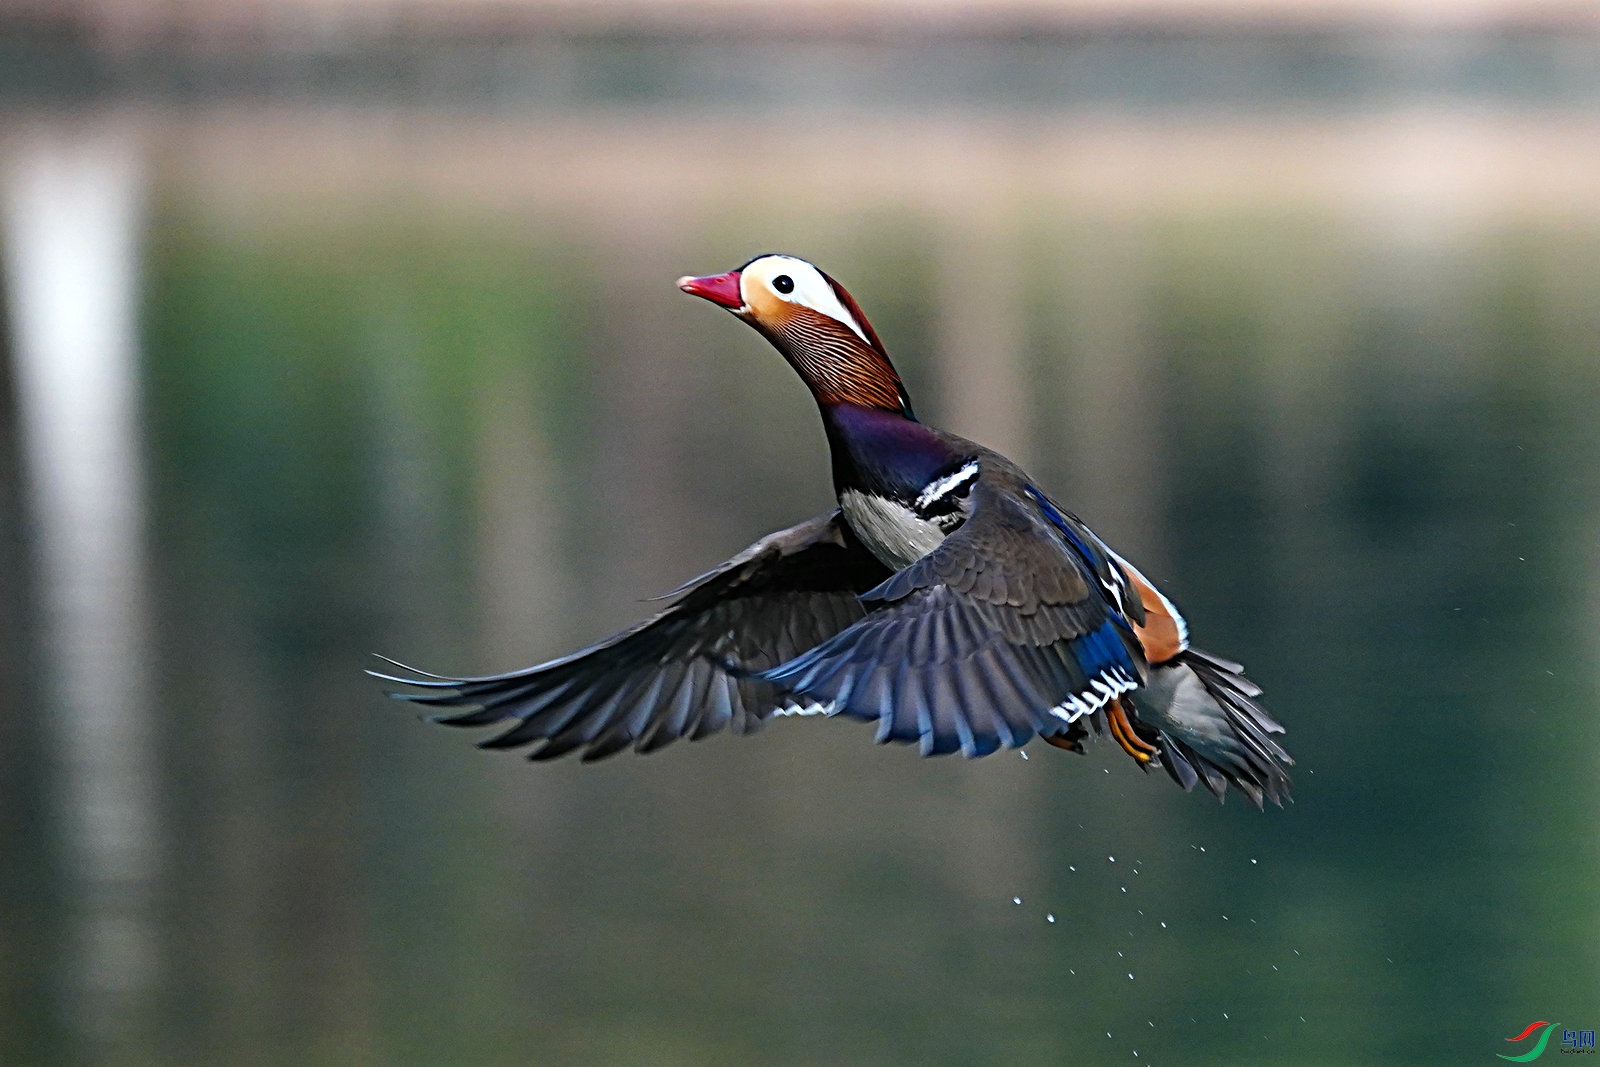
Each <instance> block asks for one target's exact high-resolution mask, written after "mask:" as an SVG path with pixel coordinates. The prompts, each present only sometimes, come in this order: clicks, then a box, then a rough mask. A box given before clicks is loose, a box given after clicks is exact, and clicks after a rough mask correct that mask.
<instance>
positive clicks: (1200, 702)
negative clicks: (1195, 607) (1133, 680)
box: [1135, 648, 1294, 808]
mask: <svg viewBox="0 0 1600 1067" xmlns="http://www.w3.org/2000/svg"><path fill="white" fill-rule="evenodd" d="M1260 695H1261V689H1260V687H1259V686H1257V685H1256V684H1255V683H1254V682H1251V681H1250V680H1249V679H1248V678H1246V677H1245V676H1244V674H1243V668H1242V667H1240V666H1239V665H1238V664H1237V663H1232V662H1230V661H1228V660H1224V659H1220V658H1218V657H1216V656H1211V655H1208V654H1206V653H1204V652H1201V651H1199V650H1197V649H1193V648H1190V649H1185V650H1184V651H1183V652H1181V653H1179V654H1178V655H1177V656H1174V657H1173V658H1172V659H1170V660H1168V661H1166V662H1165V663H1161V664H1156V665H1153V666H1152V667H1151V668H1150V676H1149V678H1148V679H1147V681H1146V684H1145V686H1144V687H1143V688H1141V689H1140V690H1139V691H1138V693H1137V694H1136V697H1135V699H1136V700H1137V703H1138V709H1139V719H1140V721H1141V722H1142V723H1143V724H1144V725H1147V726H1151V727H1154V728H1155V729H1156V730H1157V731H1158V733H1159V734H1160V738H1159V744H1160V748H1161V763H1162V765H1163V766H1164V767H1165V768H1166V770H1167V773H1168V774H1169V775H1171V777H1172V780H1173V781H1175V782H1177V783H1178V785H1180V786H1182V787H1183V788H1184V789H1185V790H1189V789H1193V788H1194V787H1195V785H1196V784H1197V783H1199V782H1204V783H1205V786H1206V788H1207V789H1208V790H1210V791H1211V792H1212V793H1213V794H1215V795H1216V797H1217V799H1218V800H1221V799H1222V797H1223V795H1224V793H1226V791H1227V787H1228V786H1229V785H1232V786H1233V787H1234V788H1235V789H1237V790H1239V792H1241V793H1243V794H1244V795H1245V796H1246V797H1248V798H1249V799H1250V802H1251V803H1252V804H1254V805H1255V806H1256V807H1258V808H1259V807H1261V806H1262V805H1263V804H1264V803H1265V801H1268V800H1270V801H1272V802H1273V803H1274V804H1277V805H1279V806H1280V807H1281V806H1282V805H1283V802H1284V800H1285V799H1286V798H1287V797H1288V796H1289V786H1290V778H1289V771H1288V768H1289V767H1290V766H1292V765H1293V764H1294V760H1293V758H1291V757H1290V755H1289V753H1288V752H1287V751H1285V750H1284V748H1283V746H1282V745H1280V744H1278V742H1277V741H1276V740H1274V736H1275V735H1279V734H1282V733H1283V727H1282V726H1281V725H1279V723H1278V722H1277V721H1276V720H1275V719H1273V717H1272V716H1271V715H1269V714H1267V711H1266V709H1265V708H1263V707H1262V706H1261V705H1260V704H1258V703H1256V700H1255V698H1256V697H1258V696H1260Z"/></svg>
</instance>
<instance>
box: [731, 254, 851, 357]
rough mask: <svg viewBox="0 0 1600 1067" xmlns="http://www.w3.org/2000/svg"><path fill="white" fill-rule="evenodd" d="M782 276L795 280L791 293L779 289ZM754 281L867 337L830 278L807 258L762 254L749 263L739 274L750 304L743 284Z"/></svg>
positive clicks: (746, 301) (747, 299)
mask: <svg viewBox="0 0 1600 1067" xmlns="http://www.w3.org/2000/svg"><path fill="white" fill-rule="evenodd" d="M779 277H787V278H788V279H789V280H790V281H791V282H793V283H794V288H793V289H791V290H790V291H789V292H787V293H782V292H779V291H778V287H777V286H776V285H774V284H773V283H774V282H775V281H776V280H777V279H778V278H779ZM752 282H760V283H761V284H763V285H765V286H766V287H767V288H768V289H770V290H771V291H772V292H773V293H774V294H775V295H776V296H777V297H778V298H779V299H780V300H785V301H788V302H789V303H791V304H799V305H800V306H801V307H808V308H810V309H811V310H812V311H815V312H818V313H820V314H823V315H826V316H828V318H830V319H834V320H835V321H837V322H841V323H843V324H844V325H846V326H848V327H850V329H851V330H852V331H853V332H854V333H855V335H856V336H857V337H859V338H861V339H862V340H863V341H865V340H867V334H866V331H865V330H863V329H862V328H861V324H860V323H859V322H857V321H856V317H855V316H854V315H852V314H850V312H849V310H848V309H847V308H846V307H845V306H844V302H843V301H841V300H840V299H839V294H838V293H835V292H834V291H833V286H831V285H829V284H828V279H826V278H824V277H823V276H822V272H821V271H820V270H818V269H817V268H815V267H813V266H812V265H811V264H809V263H807V262H806V261H805V260H803V259H796V258H794V257H793V256H762V257H761V258H760V259H757V260H755V261H753V262H751V263H749V264H747V265H746V266H745V268H744V270H743V271H742V272H741V274H740V278H739V286H740V290H741V295H743V296H744V299H745V303H746V304H748V303H749V302H750V298H749V295H748V294H744V293H743V288H744V286H746V285H748V284H751V283H752Z"/></svg>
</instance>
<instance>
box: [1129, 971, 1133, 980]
mask: <svg viewBox="0 0 1600 1067" xmlns="http://www.w3.org/2000/svg"><path fill="white" fill-rule="evenodd" d="M1128 981H1130V982H1131V981H1133V972H1132V971H1129V972H1128Z"/></svg>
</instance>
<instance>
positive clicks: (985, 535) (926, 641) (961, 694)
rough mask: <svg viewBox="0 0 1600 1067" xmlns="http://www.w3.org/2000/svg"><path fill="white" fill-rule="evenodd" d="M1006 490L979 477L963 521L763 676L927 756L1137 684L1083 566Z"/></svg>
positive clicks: (976, 747)
mask: <svg viewBox="0 0 1600 1067" xmlns="http://www.w3.org/2000/svg"><path fill="white" fill-rule="evenodd" d="M1006 488H1007V487H1006V486H1004V485H1001V486H999V487H997V486H995V485H993V484H991V483H989V482H987V481H985V480H984V479H982V478H981V477H980V481H979V484H978V486H977V487H976V488H975V489H974V491H973V510H972V512H971V514H970V516H969V517H968V519H967V521H966V523H965V524H964V525H962V526H961V527H960V528H959V529H957V530H956V531H955V532H954V533H952V534H951V535H950V536H949V537H948V538H946V539H945V540H944V542H943V543H942V544H941V545H940V546H939V547H938V548H936V549H934V550H933V551H932V552H930V553H929V554H928V555H926V556H924V557H923V558H922V559H920V560H918V561H917V562H916V563H913V564H912V565H911V566H909V567H907V568H905V569H904V570H901V571H899V572H897V573H896V574H895V575H894V576H893V577H891V578H890V579H889V580H888V581H886V582H884V583H883V584H882V585H881V586H879V587H877V588H876V589H874V590H871V591H870V592H868V593H866V594H865V595H864V596H863V598H862V599H863V600H864V601H865V602H866V603H867V605H868V607H869V608H871V609H872V610H871V611H870V612H869V613H868V614H867V616H866V617H865V618H864V619H862V620H861V621H860V622H857V623H855V624H853V625H851V626H850V627H849V628H848V629H845V630H843V631H841V632H840V633H838V634H836V635H834V636H833V637H831V638H829V639H827V640H826V641H823V642H822V643H821V644H819V645H818V646H817V647H816V648H813V649H811V650H810V651H808V652H805V653H802V654H801V655H800V656H798V657H797V658H796V659H794V660H793V661H791V662H788V663H785V664H783V665H781V666H779V667H777V668H774V669H772V670H769V671H767V672H765V673H764V674H763V675H761V677H763V678H765V679H767V680H769V681H773V682H776V683H778V684H779V685H782V686H784V687H785V688H787V689H789V690H790V691H792V692H794V693H796V694H798V695H799V696H801V697H803V698H804V699H806V700H810V701H814V702H817V703H820V704H823V705H825V706H828V707H829V709H830V710H832V711H834V712H836V713H839V714H845V715H849V716H852V717H855V718H861V719H867V720H870V721H875V722H877V724H878V740H879V741H903V742H912V741H915V742H919V743H920V745H921V747H922V752H923V754H924V755H941V754H944V753H949V752H956V751H960V752H964V753H966V754H967V755H969V756H982V755H986V754H988V753H990V752H993V751H995V750H996V749H998V748H999V747H1001V746H1002V745H1005V746H1012V747H1014V746H1017V745H1021V744H1024V743H1025V742H1026V741H1027V740H1028V739H1029V738H1031V737H1033V736H1034V735H1035V734H1040V735H1046V736H1048V735H1054V734H1060V733H1064V732H1067V731H1068V730H1069V729H1070V728H1071V724H1072V723H1073V722H1075V721H1076V720H1077V719H1078V718H1081V717H1083V716H1085V715H1091V714H1093V713H1094V712H1096V711H1098V710H1100V709H1101V708H1104V707H1105V706H1106V704H1107V703H1109V701H1111V700H1113V699H1115V698H1116V697H1117V696H1118V695H1120V694H1121V693H1124V692H1127V691H1129V690H1131V689H1133V688H1135V687H1136V686H1137V685H1138V680H1139V678H1140V676H1141V674H1142V670H1143V657H1142V656H1141V655H1140V654H1139V652H1138V651H1137V642H1136V641H1135V639H1134V637H1133V634H1132V631H1131V629H1130V628H1129V627H1128V625H1127V621H1126V619H1124V618H1123V617H1122V615H1121V613H1120V610H1119V607H1118V605H1117V604H1116V603H1115V602H1114V601H1113V600H1110V599H1108V598H1107V596H1106V595H1105V592H1104V590H1103V589H1102V587H1101V584H1100V583H1099V581H1097V580H1096V571H1095V569H1094V567H1093V565H1092V560H1091V559H1088V558H1086V557H1084V556H1083V555H1082V554H1081V553H1080V552H1079V551H1078V550H1077V549H1075V548H1074V546H1073V544H1072V542H1071V541H1070V540H1069V539H1068V537H1067V536H1066V534H1065V533H1064V532H1063V531H1061V530H1059V529H1058V528H1057V527H1056V526H1055V524H1054V522H1053V519H1052V518H1051V517H1050V516H1049V515H1048V514H1047V513H1046V512H1044V511H1042V510H1041V509H1040V507H1039V506H1038V504H1037V503H1036V502H1035V501H1034V500H1033V499H1032V498H1030V497H1027V496H1025V495H1023V494H1022V493H1020V492H1007V491H1006Z"/></svg>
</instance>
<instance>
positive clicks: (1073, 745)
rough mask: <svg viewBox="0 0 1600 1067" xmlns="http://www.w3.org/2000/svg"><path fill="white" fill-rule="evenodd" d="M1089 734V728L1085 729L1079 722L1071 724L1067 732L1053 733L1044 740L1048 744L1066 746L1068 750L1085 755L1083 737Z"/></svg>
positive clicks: (1058, 746)
mask: <svg viewBox="0 0 1600 1067" xmlns="http://www.w3.org/2000/svg"><path fill="white" fill-rule="evenodd" d="M1088 736H1089V731H1088V730H1085V729H1084V728H1083V727H1082V726H1081V725H1080V724H1078V723H1073V724H1072V725H1071V726H1068V727H1067V729H1066V732H1065V733H1059V734H1051V735H1050V736H1049V737H1046V738H1045V739H1044V741H1045V744H1047V745H1054V746H1056V747H1057V748H1064V749H1066V750H1067V751H1068V752H1076V753H1077V754H1078V755H1080V756H1081V755H1083V739H1084V738H1085V737H1088Z"/></svg>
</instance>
